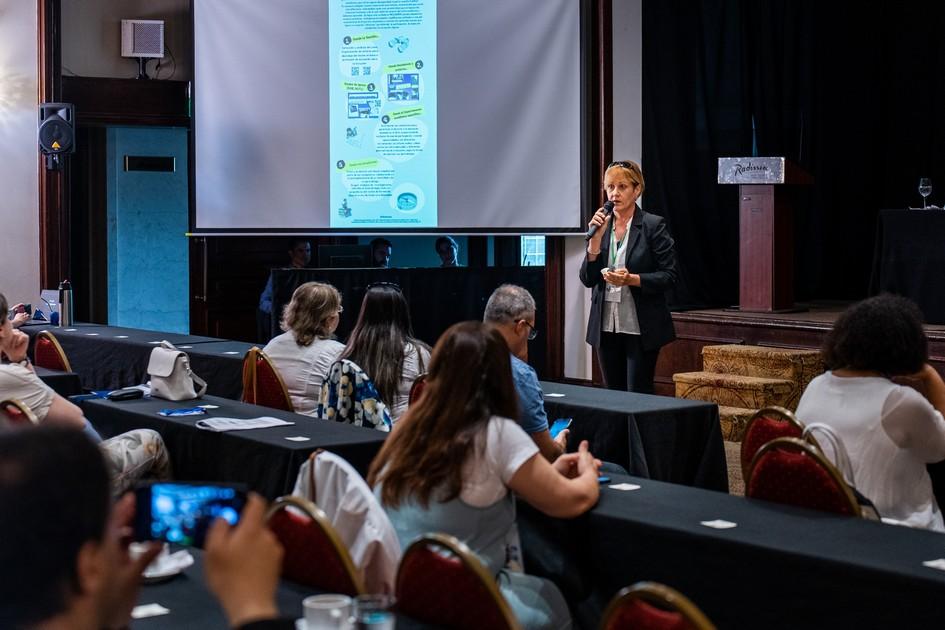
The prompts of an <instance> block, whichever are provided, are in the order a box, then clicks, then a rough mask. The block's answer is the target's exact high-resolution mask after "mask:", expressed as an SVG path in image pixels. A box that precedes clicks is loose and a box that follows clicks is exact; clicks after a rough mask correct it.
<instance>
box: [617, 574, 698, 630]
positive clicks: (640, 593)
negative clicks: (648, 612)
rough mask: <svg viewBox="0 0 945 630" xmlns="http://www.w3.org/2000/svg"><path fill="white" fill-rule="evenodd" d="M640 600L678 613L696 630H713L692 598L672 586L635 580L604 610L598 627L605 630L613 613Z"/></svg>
mask: <svg viewBox="0 0 945 630" xmlns="http://www.w3.org/2000/svg"><path fill="white" fill-rule="evenodd" d="M632 600H642V601H644V602H647V603H649V604H657V605H658V607H659V608H664V609H666V608H668V609H669V610H672V611H675V612H678V613H680V614H681V615H682V616H683V617H684V618H685V619H686V621H688V622H689V623H690V624H692V625H693V627H695V628H696V630H715V625H714V624H713V623H712V622H711V621H710V620H709V618H708V617H706V616H705V613H703V612H702V610H700V609H699V607H698V606H696V605H695V604H694V603H693V602H692V600H690V599H689V598H688V597H686V596H685V595H683V594H682V593H680V592H679V591H677V590H676V589H674V588H671V587H669V586H666V585H665V584H660V583H658V582H637V583H636V584H631V585H630V586H627V587H625V588H623V589H621V590H620V592H619V593H617V594H616V595H615V596H614V598H613V599H612V600H610V603H609V604H608V605H607V608H606V609H605V610H604V614H603V616H602V617H601V621H600V628H601V630H606V628H607V627H608V624H609V623H610V621H611V619H612V618H613V616H614V615H616V614H617V613H618V612H619V611H620V609H621V608H622V607H623V606H624V605H625V604H626V603H627V602H628V601H632Z"/></svg>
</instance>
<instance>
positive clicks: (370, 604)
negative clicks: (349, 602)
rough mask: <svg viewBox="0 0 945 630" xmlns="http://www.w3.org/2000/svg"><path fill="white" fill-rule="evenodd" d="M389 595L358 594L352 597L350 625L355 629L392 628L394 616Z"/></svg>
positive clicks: (391, 629) (392, 603) (391, 598)
mask: <svg viewBox="0 0 945 630" xmlns="http://www.w3.org/2000/svg"><path fill="white" fill-rule="evenodd" d="M393 606H394V598H393V597H391V596H390V595H358V596H357V597H355V598H354V615H353V616H352V617H351V621H352V624H351V627H352V628H353V629H355V630H394V624H395V621H396V619H395V616H394V612H393V611H392V610H391V608H392V607H393Z"/></svg>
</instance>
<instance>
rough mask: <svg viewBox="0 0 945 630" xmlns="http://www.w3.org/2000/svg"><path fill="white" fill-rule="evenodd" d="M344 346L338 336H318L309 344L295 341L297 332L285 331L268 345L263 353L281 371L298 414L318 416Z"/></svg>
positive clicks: (280, 373)
mask: <svg viewBox="0 0 945 630" xmlns="http://www.w3.org/2000/svg"><path fill="white" fill-rule="evenodd" d="M344 349H345V347H344V345H342V344H340V343H338V342H337V341H335V340H334V339H316V340H315V341H313V342H312V343H311V344H310V345H308V346H300V345H299V344H297V343H296V342H295V333H294V332H292V331H291V330H290V331H288V332H284V333H282V334H281V335H279V336H278V337H274V338H273V339H272V341H270V342H269V343H268V344H266V347H265V348H263V352H264V353H266V356H268V357H269V360H271V361H272V364H273V365H274V366H275V367H276V370H278V372H279V375H280V376H281V377H282V381H283V382H284V383H285V386H286V389H288V390H289V398H291V399H292V406H293V407H295V412H296V413H301V414H304V415H306V416H314V415H315V408H316V407H317V405H318V398H319V396H320V395H321V389H322V381H323V380H324V379H325V376H327V374H328V368H329V367H331V364H332V363H334V362H335V361H336V360H337V359H338V355H339V354H341V351H342V350H344Z"/></svg>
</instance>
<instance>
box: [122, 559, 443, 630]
mask: <svg viewBox="0 0 945 630" xmlns="http://www.w3.org/2000/svg"><path fill="white" fill-rule="evenodd" d="M189 551H190V553H191V555H193V556H194V564H193V565H192V566H190V567H188V568H187V569H185V570H184V572H183V573H182V574H181V575H178V576H176V577H174V578H172V579H170V580H168V581H166V582H160V583H157V584H145V585H144V586H142V587H141V591H140V592H139V594H138V602H137V604H138V605H143V604H155V603H156V604H160V605H162V606H164V607H165V608H169V609H170V611H171V612H170V613H168V614H166V615H161V616H159V617H148V618H146V619H136V620H132V622H131V627H132V628H135V629H137V628H142V629H144V628H155V629H157V628H162V629H163V628H174V630H229V626H228V625H227V624H226V618H225V617H224V616H223V609H222V608H220V605H219V604H218V603H217V600H216V598H215V597H214V596H213V594H212V593H211V592H210V590H209V589H208V588H207V583H206V581H205V579H204V572H203V552H202V551H201V550H199V549H189ZM315 593H316V591H314V590H313V589H311V588H308V587H305V586H299V585H298V584H293V583H292V582H286V581H284V580H283V581H282V582H280V583H279V588H278V590H276V604H277V605H278V607H279V613H280V614H281V615H284V616H285V617H292V618H295V619H298V618H299V617H301V616H302V614H303V613H302V600H303V599H305V598H306V597H308V596H309V595H314V594H315ZM430 627H431V626H427V625H424V624H421V623H418V622H416V621H414V620H412V619H409V618H406V617H403V616H400V615H398V617H397V628H398V629H399V630H411V629H414V628H416V629H422V628H430Z"/></svg>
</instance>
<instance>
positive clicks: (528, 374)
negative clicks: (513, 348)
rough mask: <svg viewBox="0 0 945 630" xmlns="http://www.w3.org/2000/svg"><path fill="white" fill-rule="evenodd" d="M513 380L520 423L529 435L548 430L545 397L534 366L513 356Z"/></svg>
mask: <svg viewBox="0 0 945 630" xmlns="http://www.w3.org/2000/svg"><path fill="white" fill-rule="evenodd" d="M512 380H513V381H514V382H515V391H516V393H518V404H519V407H521V409H520V410H519V411H520V412H521V413H520V417H519V419H518V423H519V424H520V425H522V429H524V430H525V433H528V434H529V435H530V434H532V433H541V432H542V431H547V430H548V416H547V415H546V414H545V395H544V393H543V392H542V391H541V385H539V384H538V374H536V373H535V370H534V369H532V366H530V365H529V364H527V363H525V362H524V361H522V360H521V359H519V358H518V357H516V356H514V355H512Z"/></svg>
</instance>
